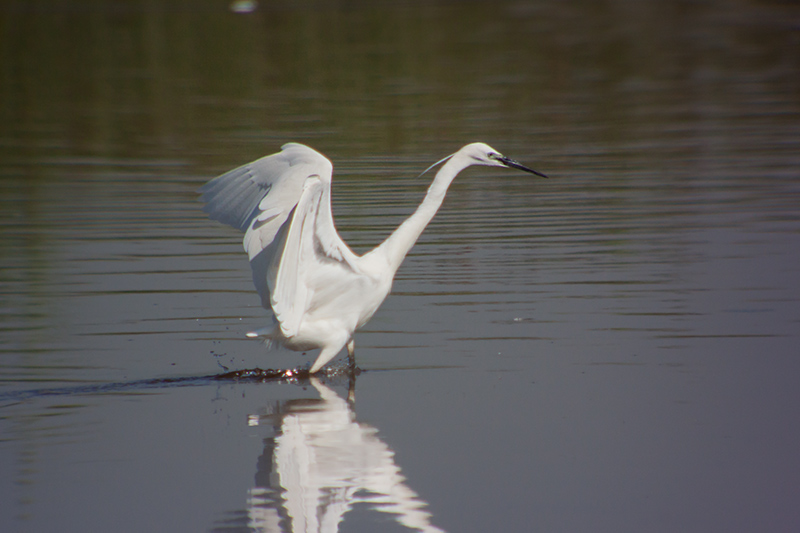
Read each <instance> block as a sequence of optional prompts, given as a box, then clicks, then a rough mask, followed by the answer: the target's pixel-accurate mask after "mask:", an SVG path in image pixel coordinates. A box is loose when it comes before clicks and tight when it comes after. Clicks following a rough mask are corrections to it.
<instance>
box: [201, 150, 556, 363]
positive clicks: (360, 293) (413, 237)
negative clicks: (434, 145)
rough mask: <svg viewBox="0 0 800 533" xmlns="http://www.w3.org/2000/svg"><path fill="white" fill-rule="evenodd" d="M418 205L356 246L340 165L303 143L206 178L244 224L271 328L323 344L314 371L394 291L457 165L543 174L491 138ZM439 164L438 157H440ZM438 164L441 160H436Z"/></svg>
mask: <svg viewBox="0 0 800 533" xmlns="http://www.w3.org/2000/svg"><path fill="white" fill-rule="evenodd" d="M444 161H446V162H445V163H444V165H443V166H442V168H441V169H440V170H439V172H437V173H436V177H435V178H434V179H433V183H431V185H430V187H429V188H428V193H427V194H426V195H425V199H424V200H423V201H422V203H421V204H420V205H419V207H418V208H417V210H416V211H415V212H414V214H412V215H411V216H410V217H409V218H408V219H406V221H405V222H403V223H402V224H401V225H400V226H399V227H398V228H397V229H396V230H395V231H394V232H393V233H392V234H391V235H390V236H389V237H388V238H387V239H386V240H385V241H383V243H381V244H380V245H379V246H378V247H377V248H375V249H374V250H372V251H370V252H368V253H366V254H364V255H362V256H358V255H356V254H355V253H353V252H352V250H350V248H349V247H348V246H347V245H346V244H345V243H344V241H343V240H342V239H341V238H340V237H339V234H338V233H337V232H336V227H335V226H334V223H333V214H332V212H331V179H332V173H333V166H332V164H331V162H330V161H328V159H326V158H325V156H323V155H322V154H320V153H318V152H316V151H314V150H312V149H311V148H309V147H307V146H303V145H302V144H295V143H289V144H285V145H284V146H283V148H282V150H281V152H279V153H277V154H273V155H270V156H267V157H263V158H261V159H259V160H257V161H254V162H252V163H250V164H247V165H244V166H242V167H239V168H237V169H235V170H231V171H230V172H228V173H226V174H223V175H222V176H219V177H217V178H215V179H213V180H211V181H209V182H208V183H207V184H205V185H204V186H203V187H202V188H201V189H200V192H201V193H202V194H203V196H202V200H203V201H204V202H206V206H205V207H204V210H205V211H206V212H207V213H208V214H209V216H210V217H211V218H212V219H214V220H218V221H220V222H223V223H225V224H229V225H231V226H233V227H235V228H238V229H240V230H242V231H245V232H246V233H245V236H244V248H245V250H246V251H247V253H248V255H249V256H250V265H251V267H252V270H253V281H254V282H255V285H256V288H257V289H258V292H259V294H260V295H261V303H262V305H263V306H264V307H265V308H266V309H267V310H271V311H272V313H273V324H272V325H271V326H269V327H267V328H264V329H262V330H259V331H258V332H255V333H253V334H249V336H258V335H263V336H265V337H266V338H267V339H268V340H270V341H272V342H275V343H278V344H282V345H283V346H286V347H287V348H289V349H291V350H296V351H305V350H311V349H316V348H320V349H321V351H320V353H319V356H318V357H317V360H316V361H314V364H313V365H312V366H311V369H310V372H311V373H314V372H317V371H318V370H320V369H321V368H322V367H323V366H324V365H325V364H326V363H328V361H330V360H331V359H333V358H334V357H336V354H338V353H339V351H341V349H342V348H343V347H345V346H346V347H347V353H348V355H349V359H350V364H351V366H355V354H354V350H355V343H354V340H353V334H354V333H355V331H356V329H358V328H360V327H361V326H363V325H364V324H366V323H367V321H368V320H369V319H370V318H371V317H372V315H373V314H374V313H375V311H377V309H378V307H379V306H380V305H381V303H382V302H383V300H384V299H385V298H386V296H387V295H388V294H389V291H390V290H391V288H392V280H393V279H394V274H395V272H397V269H398V268H399V267H400V264H401V263H402V262H403V259H404V258H405V256H406V254H407V253H408V251H409V250H410V249H411V247H412V246H414V243H415V242H416V241H417V239H418V238H419V236H420V235H421V234H422V231H423V230H424V229H425V227H426V226H427V225H428V223H429V222H430V221H431V219H432V218H433V216H434V215H435V214H436V211H438V209H439V206H441V205H442V202H443V201H444V197H445V193H446V192H447V188H448V187H449V186H450V183H451V182H452V181H453V179H454V178H455V177H456V175H457V174H458V173H459V172H461V171H462V170H464V169H465V168H467V167H469V166H471V165H488V166H499V167H508V168H516V169H519V170H524V171H526V172H531V173H533V174H536V175H539V176H543V177H544V175H543V174H540V173H538V172H536V171H535V170H531V169H529V168H527V167H525V166H523V165H521V164H519V163H517V162H516V161H513V160H511V159H509V158H507V157H504V156H502V155H500V153H498V152H497V151H496V150H494V149H492V148H491V147H489V146H487V145H485V144H483V143H473V144H468V145H467V146H464V147H463V148H462V149H460V150H459V151H458V152H456V153H454V154H453V155H451V156H449V157H447V158H445V159H443V160H442V161H440V162H439V163H442V162H444ZM437 164H438V163H437ZM434 166H435V165H434Z"/></svg>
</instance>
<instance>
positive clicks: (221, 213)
mask: <svg viewBox="0 0 800 533" xmlns="http://www.w3.org/2000/svg"><path fill="white" fill-rule="evenodd" d="M332 172H333V165H332V164H331V162H330V161H329V160H328V159H327V158H326V157H325V156H323V155H322V154H320V153H319V152H317V151H315V150H313V149H311V148H309V147H308V146H304V145H302V144H297V143H288V144H285V145H283V146H282V147H281V151H280V152H278V153H277V154H272V155H269V156H266V157H262V158H261V159H258V160H256V161H253V162H252V163H248V164H246V165H243V166H241V167H239V168H236V169H234V170H231V171H230V172H226V173H225V174H223V175H221V176H219V177H217V178H214V179H213V180H211V181H209V182H208V183H206V184H205V185H204V186H203V187H201V188H200V191H199V192H200V193H202V196H201V198H200V199H201V200H202V201H203V202H205V203H206V205H205V206H204V207H203V210H204V211H205V212H206V213H208V215H209V217H210V218H212V219H213V220H218V221H219V222H222V223H224V224H228V225H230V226H233V227H234V228H236V229H239V230H241V231H245V232H247V233H246V235H245V239H244V247H245V250H246V251H247V253H248V255H249V256H250V259H253V258H254V257H255V256H256V255H258V254H259V253H260V252H261V251H262V250H264V249H266V248H267V247H268V246H269V245H270V244H272V242H273V241H274V240H275V236H276V235H277V233H278V231H279V230H280V228H281V226H282V225H283V223H284V222H286V220H287V218H288V217H289V214H290V213H291V211H292V209H294V207H295V206H296V205H297V202H298V201H299V200H300V196H301V194H302V192H303V183H305V180H306V178H307V177H308V176H311V175H320V176H327V177H328V178H330V176H331V174H332ZM328 181H330V180H328Z"/></svg>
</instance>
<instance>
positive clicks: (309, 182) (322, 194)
mask: <svg viewBox="0 0 800 533" xmlns="http://www.w3.org/2000/svg"><path fill="white" fill-rule="evenodd" d="M332 173H333V165H332V164H331V162H330V161H329V160H328V159H327V158H325V156H323V155H322V154H320V153H319V152H317V151H315V150H313V149H311V148H309V147H307V146H304V145H302V144H297V143H289V144H285V145H284V146H283V147H282V150H281V152H278V153H277V154H273V155H270V156H267V157H263V158H261V159H259V160H257V161H254V162H252V163H249V164H247V165H244V166H241V167H239V168H237V169H234V170H231V171H230V172H227V173H225V174H223V175H222V176H219V177H217V178H215V179H213V180H211V181H209V182H208V183H207V184H206V185H204V186H203V187H202V188H201V189H200V192H201V193H202V197H201V200H203V201H204V202H206V205H205V206H204V208H203V210H204V211H205V212H206V213H208V215H209V216H210V217H211V218H212V219H214V220H218V221H220V222H223V223H225V224H228V225H231V226H233V227H235V228H237V229H239V230H242V231H245V237H244V248H245V250H246V251H247V253H248V256H249V257H250V266H251V268H252V270H253V282H254V283H255V286H256V289H257V290H258V293H259V295H260V296H261V303H262V305H263V306H264V307H265V308H266V309H268V310H272V311H273V312H274V314H275V318H277V319H278V321H279V322H280V324H281V329H282V331H283V332H284V334H285V335H286V336H287V337H288V336H291V335H292V334H293V333H294V332H296V331H297V327H298V326H299V323H300V320H301V319H302V316H303V314H304V313H305V311H306V310H307V309H308V306H309V305H310V301H311V298H312V297H313V293H314V291H315V287H316V286H317V282H318V281H319V280H320V279H322V278H325V277H326V275H327V273H328V271H329V270H330V269H331V268H333V269H334V270H335V271H338V272H339V273H340V274H341V272H342V271H343V270H344V271H346V272H348V273H350V274H353V273H355V272H356V271H357V267H356V266H355V260H356V256H355V254H353V252H352V251H351V250H350V249H349V248H348V247H347V245H346V244H345V243H344V242H343V241H342V240H341V238H340V237H339V235H338V233H337V232H336V228H335V226H334V223H333V215H332V212H331V206H330V184H331V176H332Z"/></svg>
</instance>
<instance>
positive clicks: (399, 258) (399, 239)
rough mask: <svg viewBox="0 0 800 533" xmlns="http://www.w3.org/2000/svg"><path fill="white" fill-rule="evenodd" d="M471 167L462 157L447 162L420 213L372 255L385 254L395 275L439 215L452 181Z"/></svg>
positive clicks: (415, 213)
mask: <svg viewBox="0 0 800 533" xmlns="http://www.w3.org/2000/svg"><path fill="white" fill-rule="evenodd" d="M470 164H471V162H470V161H465V160H464V159H463V158H461V157H459V154H456V155H455V156H453V157H451V158H450V159H449V160H448V161H447V163H445V164H444V166H442V168H441V169H439V172H437V173H436V177H435V178H433V182H432V183H431V185H430V187H428V193H427V194H426V195H425V198H424V199H423V200H422V203H421V204H419V207H417V210H416V211H414V214H412V215H411V216H410V217H408V218H407V219H406V220H405V222H403V223H402V224H400V226H398V227H397V229H396V230H394V232H392V234H391V235H389V237H387V238H386V240H385V241H383V242H382V243H381V244H380V246H378V247H377V248H376V249H375V250H374V251H373V252H374V253H376V254H383V255H384V256H385V258H386V260H387V261H388V263H389V267H390V268H391V272H392V274H394V273H395V272H396V271H397V269H398V268H400V264H401V263H402V262H403V259H405V257H406V254H408V252H409V250H411V248H412V247H413V246H414V244H415V243H416V242H417V239H419V236H420V235H422V232H423V231H424V230H425V227H426V226H427V225H428V223H429V222H430V221H431V220H432V219H433V217H434V215H436V212H437V211H438V210H439V207H441V205H442V202H443V201H444V197H445V194H447V189H448V187H450V184H451V183H452V182H453V179H454V178H455V177H456V175H458V173H459V172H461V171H462V170H463V169H464V168H466V167H467V166H469V165H470Z"/></svg>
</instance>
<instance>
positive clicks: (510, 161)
mask: <svg viewBox="0 0 800 533" xmlns="http://www.w3.org/2000/svg"><path fill="white" fill-rule="evenodd" d="M496 159H497V160H498V161H500V162H501V163H503V164H504V165H505V166H507V167H508V168H516V169H517V170H524V171H525V172H530V173H531V174H536V175H537V176H539V177H542V178H546V177H547V176H545V175H544V174H542V173H541V172H537V171H535V170H533V169H532V168H528V167H526V166H525V165H523V164H522V163H518V162H516V161H514V160H513V159H509V158H507V157H503V156H498V157H497V158H496Z"/></svg>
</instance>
